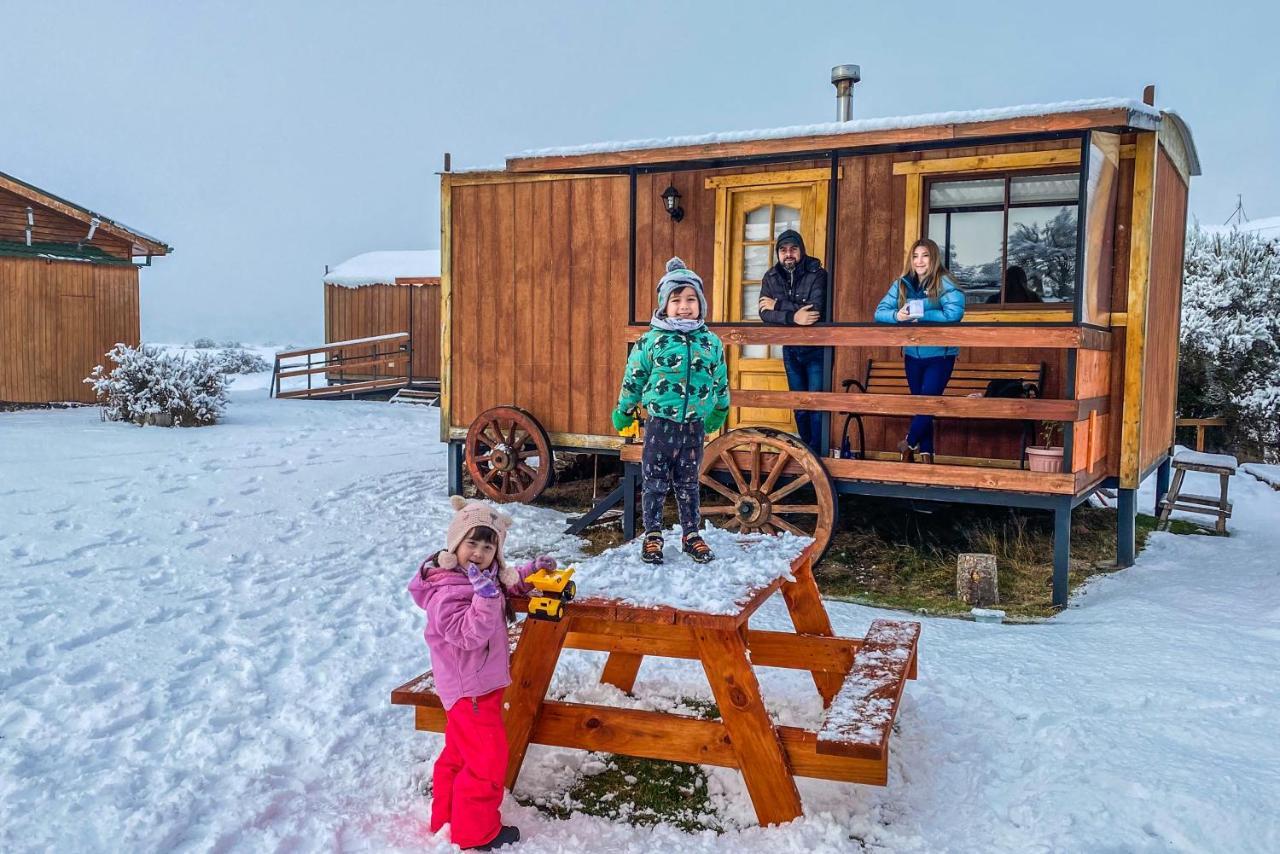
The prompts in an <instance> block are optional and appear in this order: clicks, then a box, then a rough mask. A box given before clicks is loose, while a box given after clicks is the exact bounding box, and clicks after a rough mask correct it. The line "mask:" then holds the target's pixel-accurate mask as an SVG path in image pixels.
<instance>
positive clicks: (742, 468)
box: [699, 427, 836, 555]
mask: <svg viewBox="0 0 1280 854" xmlns="http://www.w3.org/2000/svg"><path fill="white" fill-rule="evenodd" d="M717 469H718V470H720V471H727V472H728V475H729V477H730V478H731V480H730V481H729V482H728V483H722V482H721V481H719V480H717V479H716V478H715V477H713V476H712V472H713V471H716V470H717ZM699 480H700V481H701V483H702V485H703V486H705V487H707V489H709V490H711V492H712V493H714V494H713V495H711V496H709V499H710V500H707V501H704V502H703V503H702V515H703V516H706V517H707V518H709V519H710V520H711V521H712V522H713V523H714V524H716V525H718V526H720V527H722V528H724V529H726V530H730V531H746V532H760V533H766V534H777V533H779V532H781V531H790V532H791V533H793V534H796V535H797V536H802V537H813V539H814V543H815V546H816V550H815V554H816V555H821V554H822V553H823V552H824V551H825V550H826V548H827V544H828V543H829V542H830V541H831V532H832V530H833V529H834V528H835V517H836V497H835V491H834V490H833V489H832V488H831V478H830V477H828V476H827V470H826V469H825V468H824V467H823V465H822V462H821V461H820V460H819V459H818V458H817V457H816V456H814V454H813V452H812V451H810V450H809V449H808V448H807V447H806V446H805V445H804V443H802V442H801V441H799V440H798V439H796V438H795V437H794V436H791V435H790V434H787V433H782V432H779V431H776V430H769V429H768V428H760V427H748V428H744V429H739V430H731V431H729V432H728V433H725V434H724V435H722V436H720V437H719V438H717V439H716V440H715V441H713V442H712V443H711V444H709V445H707V448H706V452H705V454H704V455H703V459H702V474H701V477H700V478H699Z"/></svg>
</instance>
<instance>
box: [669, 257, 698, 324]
mask: <svg viewBox="0 0 1280 854" xmlns="http://www.w3.org/2000/svg"><path fill="white" fill-rule="evenodd" d="M681 288H693V290H694V293H696V294H697V295H698V305H699V306H701V308H702V312H701V314H699V315H698V316H699V317H701V318H702V319H703V320H706V318H707V296H706V294H704V293H703V292H702V277H701V276H699V275H698V274H697V273H695V272H693V271H692V270H690V269H689V268H688V267H686V266H685V264H684V261H682V260H680V258H678V257H675V258H672V259H671V260H670V261H668V262H667V274H666V275H665V276H663V277H662V278H661V279H659V280H658V306H657V310H658V312H659V313H665V312H666V308H667V300H668V299H670V298H671V294H672V293H674V292H675V291H678V290H680V289H681Z"/></svg>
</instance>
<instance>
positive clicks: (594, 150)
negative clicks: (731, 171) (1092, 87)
mask: <svg viewBox="0 0 1280 854" xmlns="http://www.w3.org/2000/svg"><path fill="white" fill-rule="evenodd" d="M1107 109H1127V110H1131V111H1133V112H1136V113H1142V114H1144V115H1147V116H1150V117H1151V118H1153V119H1156V120H1157V121H1158V120H1159V119H1160V110H1159V109H1158V108H1156V107H1153V106H1151V105H1149V104H1144V103H1143V102H1142V101H1139V100H1135V99H1132V98H1090V99H1085V100H1080V101H1058V102H1055V103H1051V104H1022V105H1019V106H1014V107H997V108H989V109H983V110H954V111H950V112H944V113H921V114H919V115H915V116H886V117H882V118H869V119H854V120H853V121H849V122H823V123H820V124H811V125H792V126H789V127H780V128H765V129H759V130H741V131H721V132H715V133H705V134H692V135H686V136H669V137H655V138H652V139H631V140H624V141H614V142H596V143H588V144H586V145H576V146H561V147H554V148H534V149H529V150H527V151H521V152H517V153H516V154H512V155H510V156H509V158H508V159H510V160H516V159H521V158H528V157H575V156H579V155H585V154H609V153H613V152H618V151H639V150H643V149H649V148H676V147H683V146H691V145H712V144H715V143H728V142H751V141H754V140H761V139H787V138H790V137H803V136H826V135H830V134H849V133H864V132H867V131H877V130H896V129H899V128H913V127H930V126H933V125H946V124H973V123H976V122H991V121H999V120H1001V119H1017V118H1026V117H1028V116H1046V115H1052V114H1055V113H1082V112H1086V111H1088V110H1107Z"/></svg>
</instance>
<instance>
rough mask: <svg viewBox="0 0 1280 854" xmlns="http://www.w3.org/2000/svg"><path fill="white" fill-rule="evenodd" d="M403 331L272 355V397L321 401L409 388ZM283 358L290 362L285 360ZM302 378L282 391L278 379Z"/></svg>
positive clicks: (408, 346) (407, 351)
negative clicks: (298, 384) (301, 382)
mask: <svg viewBox="0 0 1280 854" xmlns="http://www.w3.org/2000/svg"><path fill="white" fill-rule="evenodd" d="M411 352H412V345H411V342H410V338H409V333H408V332H393V333H391V334H389V335H374V336H372V337H369V338H353V339H351V340H349V341H334V342H332V343H329V344H325V345H324V346H322V347H309V348H306V349H302V350H285V351H283V352H280V353H277V354H276V362H275V371H274V375H273V376H272V378H271V395H272V397H299V398H326V397H346V396H353V397H354V396H356V395H359V394H368V393H370V392H375V391H384V390H389V389H403V388H408V387H409V386H410V385H411V380H410V376H409V360H410V356H411ZM286 360H292V361H289V362H286ZM298 378H305V379H306V386H305V387H303V388H288V389H286V388H284V387H283V381H285V380H291V379H298Z"/></svg>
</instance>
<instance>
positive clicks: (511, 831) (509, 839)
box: [467, 824, 520, 851]
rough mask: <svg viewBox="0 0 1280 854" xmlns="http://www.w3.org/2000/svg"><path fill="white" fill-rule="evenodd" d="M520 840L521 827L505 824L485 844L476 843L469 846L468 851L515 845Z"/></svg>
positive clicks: (489, 849) (490, 849)
mask: <svg viewBox="0 0 1280 854" xmlns="http://www.w3.org/2000/svg"><path fill="white" fill-rule="evenodd" d="M519 841H520V828H518V827H514V826H512V825H510V824H504V825H503V826H502V829H501V830H499V831H498V835H497V836H495V837H493V839H490V840H489V841H488V842H486V843H485V844H484V845H475V846H472V847H471V848H468V849H467V850H468V851H492V850H494V849H495V848H501V847H502V846H504V845H514V844H515V843H517V842H519Z"/></svg>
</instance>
